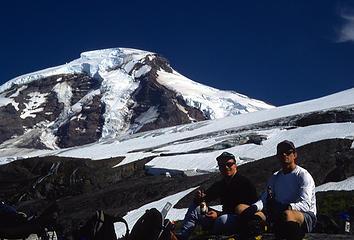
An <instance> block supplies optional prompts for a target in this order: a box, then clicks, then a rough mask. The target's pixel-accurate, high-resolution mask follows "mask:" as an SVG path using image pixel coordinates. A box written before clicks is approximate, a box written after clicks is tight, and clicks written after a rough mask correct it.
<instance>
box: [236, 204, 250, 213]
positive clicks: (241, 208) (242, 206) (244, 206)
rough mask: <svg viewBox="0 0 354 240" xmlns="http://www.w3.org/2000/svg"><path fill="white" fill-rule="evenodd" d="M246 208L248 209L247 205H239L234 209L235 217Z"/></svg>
mask: <svg viewBox="0 0 354 240" xmlns="http://www.w3.org/2000/svg"><path fill="white" fill-rule="evenodd" d="M248 207H249V205H247V204H243V203H241V204H239V205H237V206H236V207H235V213H236V214H237V215H240V214H241V213H242V212H243V211H244V210H245V209H247V208H248Z"/></svg>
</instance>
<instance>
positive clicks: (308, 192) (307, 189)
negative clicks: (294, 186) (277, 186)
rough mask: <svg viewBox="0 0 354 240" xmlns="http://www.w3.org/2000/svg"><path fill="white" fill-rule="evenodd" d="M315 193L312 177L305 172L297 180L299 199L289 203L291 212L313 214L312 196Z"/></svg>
mask: <svg viewBox="0 0 354 240" xmlns="http://www.w3.org/2000/svg"><path fill="white" fill-rule="evenodd" d="M314 191H315V182H314V181H313V178H312V176H311V175H310V174H309V173H308V172H305V173H303V174H301V175H300V178H299V198H298V201H296V202H294V203H290V206H291V208H292V210H298V211H305V212H309V211H311V212H314V209H313V205H314V204H315V203H313V195H314Z"/></svg>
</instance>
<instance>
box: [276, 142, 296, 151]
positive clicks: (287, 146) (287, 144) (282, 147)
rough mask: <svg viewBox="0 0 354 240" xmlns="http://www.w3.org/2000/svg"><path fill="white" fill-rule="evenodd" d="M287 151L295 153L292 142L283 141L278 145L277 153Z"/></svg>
mask: <svg viewBox="0 0 354 240" xmlns="http://www.w3.org/2000/svg"><path fill="white" fill-rule="evenodd" d="M288 150H293V151H294V152H296V148H295V145H294V143H293V142H291V141H288V140H285V141H282V142H280V143H278V145H277V153H283V152H286V151H288Z"/></svg>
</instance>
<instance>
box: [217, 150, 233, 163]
mask: <svg viewBox="0 0 354 240" xmlns="http://www.w3.org/2000/svg"><path fill="white" fill-rule="evenodd" d="M229 159H233V160H235V156H234V155H233V154H232V153H229V152H223V153H222V154H220V156H218V157H217V158H216V160H217V161H218V162H219V161H223V160H229ZM235 161H236V160H235Z"/></svg>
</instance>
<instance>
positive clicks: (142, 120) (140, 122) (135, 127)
mask: <svg viewBox="0 0 354 240" xmlns="http://www.w3.org/2000/svg"><path fill="white" fill-rule="evenodd" d="M158 107H159V106H153V107H150V108H149V109H148V110H147V111H146V112H143V113H141V114H140V115H139V117H137V118H136V119H135V121H134V123H133V124H132V126H131V129H132V131H133V132H137V131H139V130H140V129H141V128H142V127H143V126H144V125H145V124H147V123H151V122H154V121H155V120H156V119H157V118H158V116H159V112H158Z"/></svg>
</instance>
